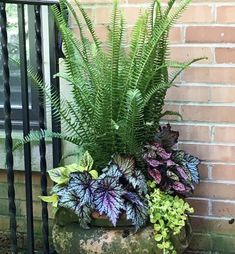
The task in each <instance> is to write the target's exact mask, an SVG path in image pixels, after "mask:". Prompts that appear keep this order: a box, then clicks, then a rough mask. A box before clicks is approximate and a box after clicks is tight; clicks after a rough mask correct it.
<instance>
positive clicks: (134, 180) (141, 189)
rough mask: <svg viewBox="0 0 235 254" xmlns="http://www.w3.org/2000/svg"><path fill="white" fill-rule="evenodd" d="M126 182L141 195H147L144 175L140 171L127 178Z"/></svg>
mask: <svg viewBox="0 0 235 254" xmlns="http://www.w3.org/2000/svg"><path fill="white" fill-rule="evenodd" d="M127 181H128V182H129V183H130V184H131V185H132V187H133V188H134V189H135V190H136V191H137V192H138V193H139V194H140V195H141V194H147V191H148V187H147V183H146V179H145V176H144V174H143V173H142V172H141V171H140V170H135V171H134V173H133V174H132V175H131V176H129V177H128V178H127Z"/></svg>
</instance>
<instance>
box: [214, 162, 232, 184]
mask: <svg viewBox="0 0 235 254" xmlns="http://www.w3.org/2000/svg"><path fill="white" fill-rule="evenodd" d="M212 179H214V180H222V181H235V165H234V166H232V165H213V167H212Z"/></svg>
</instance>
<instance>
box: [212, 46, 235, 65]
mask: <svg viewBox="0 0 235 254" xmlns="http://www.w3.org/2000/svg"><path fill="white" fill-rule="evenodd" d="M215 60H216V62H217V63H235V48H216V49H215Z"/></svg>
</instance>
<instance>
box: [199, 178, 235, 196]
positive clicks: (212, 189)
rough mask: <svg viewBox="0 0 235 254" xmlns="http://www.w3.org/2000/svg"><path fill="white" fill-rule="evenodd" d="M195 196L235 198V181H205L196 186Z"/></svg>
mask: <svg viewBox="0 0 235 254" xmlns="http://www.w3.org/2000/svg"><path fill="white" fill-rule="evenodd" d="M194 197H200V198H212V199H227V200H235V183H234V184H231V183H216V182H210V181H203V182H201V183H200V184H199V185H198V186H197V187H196V189H195V193H194Z"/></svg>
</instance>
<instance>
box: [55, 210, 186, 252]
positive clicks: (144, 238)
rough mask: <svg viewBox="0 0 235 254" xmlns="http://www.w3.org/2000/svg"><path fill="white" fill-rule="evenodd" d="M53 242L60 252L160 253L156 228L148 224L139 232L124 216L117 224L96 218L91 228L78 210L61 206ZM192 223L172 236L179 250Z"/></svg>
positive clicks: (183, 246) (56, 218)
mask: <svg viewBox="0 0 235 254" xmlns="http://www.w3.org/2000/svg"><path fill="white" fill-rule="evenodd" d="M52 237H53V242H54V246H55V249H56V251H57V252H58V253H59V254H116V253H117V254H132V253H135V254H144V253H146V254H158V253H159V254H160V253H162V251H161V250H159V249H158V248H157V245H156V242H155V240H154V239H153V229H152V227H151V226H146V227H145V228H143V229H141V230H140V231H138V232H137V233H135V230H134V228H133V227H132V226H131V223H130V222H129V221H127V220H126V219H125V218H121V219H120V221H119V223H118V225H117V227H116V228H114V227H112V226H111V224H110V222H109V221H108V220H107V219H106V218H104V217H101V218H95V219H93V221H92V226H91V228H90V229H83V228H81V227H79V225H78V223H77V217H76V215H75V214H73V213H71V212H69V211H68V210H66V209H60V210H59V211H58V212H57V213H56V216H55V225H54V227H53V232H52ZM190 240H191V227H190V224H189V223H187V225H186V226H185V228H184V229H183V230H182V231H181V233H180V234H179V235H178V236H177V237H175V236H174V237H172V241H173V242H174V245H175V247H176V250H177V253H183V251H184V250H185V249H186V248H187V247H188V246H189V242H190Z"/></svg>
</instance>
